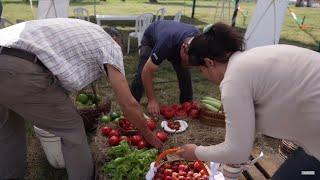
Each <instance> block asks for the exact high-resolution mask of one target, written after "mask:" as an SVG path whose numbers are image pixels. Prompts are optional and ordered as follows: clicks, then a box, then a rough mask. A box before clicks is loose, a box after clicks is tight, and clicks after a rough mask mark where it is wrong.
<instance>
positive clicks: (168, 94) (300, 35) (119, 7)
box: [2, 0, 320, 180]
mask: <svg viewBox="0 0 320 180" xmlns="http://www.w3.org/2000/svg"><path fill="white" fill-rule="evenodd" d="M147 2H148V1H147V0H135V1H133V0H127V1H126V2H122V1H120V0H107V2H104V1H103V2H99V3H98V4H97V13H98V14H134V15H137V14H141V13H146V12H151V13H155V12H156V10H157V9H158V8H160V7H166V8H167V10H168V15H169V17H167V19H170V18H172V16H173V15H174V13H175V12H177V11H179V10H182V12H183V14H184V16H183V18H182V21H183V22H187V23H192V24H194V25H196V26H197V27H199V28H202V27H204V26H205V25H206V24H208V23H212V21H213V19H214V12H215V9H216V1H198V2H197V8H196V13H195V19H191V18H190V15H191V5H192V1H191V0H186V1H183V0H180V1H176V0H173V1H171V0H170V1H169V0H166V1H164V0H161V1H159V3H158V4H149V3H147ZM254 5H255V4H254V3H242V4H241V8H242V9H247V10H248V12H249V18H248V19H247V21H246V23H245V24H244V23H243V19H242V17H241V16H239V18H238V24H237V25H238V27H240V28H242V29H245V28H246V26H247V24H248V22H249V21H250V17H251V16H252V13H253V9H254ZM79 6H81V7H85V8H87V9H88V10H89V12H90V15H93V3H92V2H90V1H89V2H82V3H71V5H70V8H69V9H70V10H69V15H70V16H73V13H72V9H73V8H74V7H79ZM3 7H4V10H3V14H2V16H3V17H4V18H7V19H9V20H10V21H12V22H15V21H16V19H24V20H31V19H33V17H34V15H33V12H32V11H31V8H30V6H29V4H26V3H22V2H21V0H20V1H18V0H17V1H9V0H7V1H4V2H3ZM292 8H293V9H294V11H295V12H296V13H297V14H298V15H299V16H301V17H303V16H306V21H305V23H306V24H309V25H311V26H312V27H313V29H312V30H310V33H312V34H314V35H315V36H316V39H317V40H318V41H320V30H319V29H320V9H310V8H295V7H292ZM34 12H36V6H35V7H34ZM109 25H113V26H116V27H117V28H118V29H120V30H121V31H122V33H123V36H124V39H125V40H126V37H127V36H126V35H127V33H128V32H129V31H132V30H133V26H132V25H129V26H128V25H126V24H120V23H113V24H109ZM281 43H288V44H294V45H297V46H301V47H307V48H310V49H315V47H316V45H315V42H314V41H313V40H312V39H311V38H310V37H309V36H308V35H306V34H305V33H304V32H302V31H300V30H299V29H298V27H297V25H296V24H295V23H294V21H293V20H292V18H291V17H290V15H289V13H288V12H287V14H286V20H285V23H284V25H283V28H282V33H281ZM125 44H126V43H125ZM133 44H134V43H133ZM135 48H136V47H135ZM124 61H125V69H126V77H127V79H128V82H129V83H130V82H131V80H132V78H133V76H134V73H135V70H136V68H137V63H138V53H137V51H134V52H133V51H132V53H130V54H129V55H126V56H125V58H124ZM192 74H193V77H192V78H193V90H194V98H195V99H200V97H202V96H204V95H210V96H215V97H218V98H219V91H218V88H217V87H216V86H212V85H211V84H210V83H209V81H207V80H205V79H204V78H203V77H202V76H201V75H200V73H199V72H198V71H197V70H192ZM155 82H156V83H155V88H156V91H157V96H158V99H159V100H160V102H161V103H172V102H178V98H179V91H178V84H177V83H176V82H177V79H176V76H175V73H174V71H173V68H172V67H171V66H170V64H169V63H168V62H165V63H164V64H162V65H161V68H160V69H159V71H158V73H157V74H156V78H155ZM98 87H99V92H100V93H101V94H104V95H107V96H109V97H111V99H112V100H114V96H113V92H112V91H111V88H110V85H109V84H108V83H105V82H104V81H102V80H101V81H100V82H99V83H98ZM142 105H144V106H145V105H146V99H145V98H144V99H143V100H142ZM113 110H119V107H118V106H117V104H116V103H115V102H114V103H113ZM27 131H28V163H29V164H28V169H27V174H26V179H30V180H42V179H46V180H61V179H67V175H66V171H65V170H55V169H53V168H51V167H50V166H49V164H48V163H47V161H46V159H45V156H44V153H43V151H42V150H41V148H40V144H39V142H38V141H37V139H36V138H35V135H34V133H33V130H32V127H31V125H29V124H28V125H27ZM260 143H261V142H260Z"/></svg>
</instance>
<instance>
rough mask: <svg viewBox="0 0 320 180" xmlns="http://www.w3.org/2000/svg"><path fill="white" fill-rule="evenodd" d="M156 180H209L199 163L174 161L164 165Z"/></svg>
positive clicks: (158, 171)
mask: <svg viewBox="0 0 320 180" xmlns="http://www.w3.org/2000/svg"><path fill="white" fill-rule="evenodd" d="M153 179H154V180H180V179H182V180H208V179H209V177H208V175H207V174H206V172H205V170H204V169H203V166H201V164H200V162H199V161H195V162H188V161H172V162H165V163H164V164H162V165H161V166H160V167H159V168H158V170H157V173H156V174H155V176H154V178H153Z"/></svg>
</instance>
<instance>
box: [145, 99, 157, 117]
mask: <svg viewBox="0 0 320 180" xmlns="http://www.w3.org/2000/svg"><path fill="white" fill-rule="evenodd" d="M148 112H149V114H150V115H151V116H152V117H158V116H159V115H160V106H159V103H158V101H156V100H152V101H149V103H148Z"/></svg>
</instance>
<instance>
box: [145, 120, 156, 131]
mask: <svg viewBox="0 0 320 180" xmlns="http://www.w3.org/2000/svg"><path fill="white" fill-rule="evenodd" d="M147 126H148V128H149V129H150V130H151V131H153V130H155V129H156V127H157V122H156V121H155V120H152V119H149V120H147Z"/></svg>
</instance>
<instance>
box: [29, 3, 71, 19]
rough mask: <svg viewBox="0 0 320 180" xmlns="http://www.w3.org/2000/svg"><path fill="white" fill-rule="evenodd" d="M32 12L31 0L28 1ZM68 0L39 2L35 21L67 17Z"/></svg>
mask: <svg viewBox="0 0 320 180" xmlns="http://www.w3.org/2000/svg"><path fill="white" fill-rule="evenodd" d="M29 2H30V6H31V9H32V12H33V5H32V0H29ZM68 8H69V0H39V3H38V13H37V19H46V18H58V17H64V18H66V17H68Z"/></svg>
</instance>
